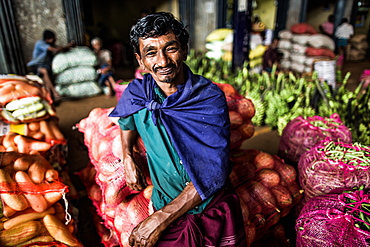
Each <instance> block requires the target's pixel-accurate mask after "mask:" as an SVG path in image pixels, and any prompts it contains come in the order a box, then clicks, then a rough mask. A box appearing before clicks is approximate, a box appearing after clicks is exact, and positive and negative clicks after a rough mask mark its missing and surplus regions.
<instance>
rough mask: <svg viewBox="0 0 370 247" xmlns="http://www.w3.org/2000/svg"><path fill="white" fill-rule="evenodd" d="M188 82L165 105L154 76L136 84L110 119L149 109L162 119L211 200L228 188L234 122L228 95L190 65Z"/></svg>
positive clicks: (198, 185)
mask: <svg viewBox="0 0 370 247" xmlns="http://www.w3.org/2000/svg"><path fill="white" fill-rule="evenodd" d="M184 69H185V71H187V74H188V76H187V78H188V79H187V81H186V82H185V83H184V84H181V85H179V86H178V91H177V92H176V93H174V94H172V95H170V96H168V97H167V98H166V100H165V101H164V102H163V103H162V104H160V103H158V102H156V101H154V99H155V92H154V87H158V86H157V84H156V82H155V81H154V79H153V78H152V76H151V75H150V74H146V75H145V76H144V78H143V79H142V80H141V79H135V80H133V81H132V82H131V83H130V84H129V85H128V87H127V88H126V89H125V91H124V92H123V95H122V97H121V98H120V100H119V102H118V104H117V106H116V107H115V108H114V109H113V111H112V112H111V113H110V115H109V116H110V117H126V116H129V115H131V114H133V113H135V112H138V111H139V110H141V109H143V108H147V109H148V110H150V111H151V112H152V113H153V114H152V119H153V121H154V123H156V122H157V119H158V118H159V119H160V120H161V122H162V123H163V125H164V126H165V128H166V130H167V133H168V135H169V137H170V139H171V141H172V143H173V145H174V147H175V149H176V151H177V152H178V154H179V157H180V159H181V160H182V163H183V165H184V168H185V169H186V171H187V172H188V174H189V176H190V179H191V181H192V182H193V184H194V186H195V188H196V190H197V192H198V194H199V195H200V197H201V198H202V199H203V200H205V199H207V198H208V197H209V196H211V195H212V194H213V193H215V192H216V191H218V190H219V189H220V188H221V187H223V186H224V185H225V182H226V180H227V178H228V176H229V173H230V171H231V166H230V164H229V142H230V128H229V127H230V120H229V114H228V108H227V103H226V99H225V95H224V93H223V92H222V90H221V89H220V88H219V87H218V86H217V85H215V84H214V83H212V82H211V81H210V80H208V79H206V78H204V77H202V76H199V75H195V74H193V73H192V72H191V70H190V69H189V68H188V67H187V66H186V65H184Z"/></svg>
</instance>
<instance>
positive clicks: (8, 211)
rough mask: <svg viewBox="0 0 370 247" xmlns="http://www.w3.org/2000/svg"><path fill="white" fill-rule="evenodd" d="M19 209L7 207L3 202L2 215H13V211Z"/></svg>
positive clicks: (15, 211)
mask: <svg viewBox="0 0 370 247" xmlns="http://www.w3.org/2000/svg"><path fill="white" fill-rule="evenodd" d="M17 212H19V211H17V210H15V209H12V208H11V207H9V206H8V205H7V204H5V203H4V204H3V215H4V216H5V217H7V218H9V217H11V216H13V215H14V214H15V213H17Z"/></svg>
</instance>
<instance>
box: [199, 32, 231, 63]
mask: <svg viewBox="0 0 370 247" xmlns="http://www.w3.org/2000/svg"><path fill="white" fill-rule="evenodd" d="M232 33H233V30H232V29H229V28H220V29H216V30H214V31H212V32H211V33H210V34H208V35H207V37H206V42H207V43H206V45H205V48H206V49H207V52H206V54H205V55H206V56H207V57H209V58H214V59H221V58H222V57H223V55H224V50H223V46H224V40H225V39H226V38H227V37H228V36H230V35H232Z"/></svg>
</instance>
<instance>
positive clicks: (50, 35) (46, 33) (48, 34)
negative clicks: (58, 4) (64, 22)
mask: <svg viewBox="0 0 370 247" xmlns="http://www.w3.org/2000/svg"><path fill="white" fill-rule="evenodd" d="M42 36H43V39H44V40H47V39H52V38H55V33H54V32H53V31H51V30H48V29H46V30H45V31H44V33H43V34H42Z"/></svg>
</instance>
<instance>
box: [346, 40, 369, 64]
mask: <svg viewBox="0 0 370 247" xmlns="http://www.w3.org/2000/svg"><path fill="white" fill-rule="evenodd" d="M368 48H369V44H368V42H367V37H366V34H355V35H353V37H352V38H351V39H350V40H349V45H348V52H347V54H348V57H347V60H348V61H361V60H365V58H366V54H367V49H368Z"/></svg>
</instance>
